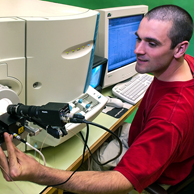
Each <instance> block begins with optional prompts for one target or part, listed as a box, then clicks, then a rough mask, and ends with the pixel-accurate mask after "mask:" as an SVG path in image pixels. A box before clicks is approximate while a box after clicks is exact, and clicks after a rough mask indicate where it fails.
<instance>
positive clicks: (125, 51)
mask: <svg viewBox="0 0 194 194" xmlns="http://www.w3.org/2000/svg"><path fill="white" fill-rule="evenodd" d="M97 11H99V13H100V20H99V29H98V36H97V45H96V50H95V54H96V55H98V56H101V57H105V58H107V59H108V65H107V67H106V72H105V77H104V84H103V88H105V87H108V86H111V85H114V84H117V83H119V82H121V81H124V80H126V79H128V78H130V77H132V76H133V75H135V74H136V73H137V72H136V71H135V64H136V56H135V54H134V49H135V44H136V36H135V32H136V31H137V29H138V27H139V24H140V21H141V20H142V18H143V16H144V14H145V13H146V12H147V11H148V6H146V5H137V6H125V7H115V8H106V9H99V10H97Z"/></svg>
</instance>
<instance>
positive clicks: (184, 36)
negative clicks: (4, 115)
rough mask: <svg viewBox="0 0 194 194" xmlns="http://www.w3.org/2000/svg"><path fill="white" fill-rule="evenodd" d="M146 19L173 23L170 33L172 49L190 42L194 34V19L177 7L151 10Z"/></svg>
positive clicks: (164, 6) (169, 6) (163, 6)
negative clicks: (182, 43) (183, 42)
mask: <svg viewBox="0 0 194 194" xmlns="http://www.w3.org/2000/svg"><path fill="white" fill-rule="evenodd" d="M145 17H146V18H147V19H148V20H151V19H155V20H161V21H172V28H171V29H170V31H169V32H168V37H169V38H170V39H171V41H172V43H171V49H173V48H175V47H176V46H177V44H179V43H180V42H182V41H185V40H187V41H190V39H191V37H192V34H193V19H192V17H191V16H190V14H189V13H188V12H187V11H186V10H184V9H182V8H181V7H178V6H176V5H162V6H158V7H155V8H154V9H152V10H150V11H149V12H148V13H147V14H146V15H145Z"/></svg>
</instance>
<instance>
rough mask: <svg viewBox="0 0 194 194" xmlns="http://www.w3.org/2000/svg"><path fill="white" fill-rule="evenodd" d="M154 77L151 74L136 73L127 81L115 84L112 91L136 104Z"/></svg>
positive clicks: (115, 94)
mask: <svg viewBox="0 0 194 194" xmlns="http://www.w3.org/2000/svg"><path fill="white" fill-rule="evenodd" d="M153 78H154V77H153V76H152V75H149V74H136V75H134V76H133V77H132V78H130V79H128V80H127V81H124V82H122V83H118V84H117V85H115V86H114V87H113V88H112V93H113V95H114V96H116V97H118V98H120V99H121V100H124V101H126V102H128V103H130V104H133V105H134V104H136V103H137V102H138V101H139V100H140V99H141V98H142V97H143V95H144V94H145V92H146V90H147V88H148V87H149V85H150V84H151V82H152V80H153Z"/></svg>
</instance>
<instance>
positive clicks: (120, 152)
mask: <svg viewBox="0 0 194 194" xmlns="http://www.w3.org/2000/svg"><path fill="white" fill-rule="evenodd" d="M83 123H87V124H90V125H94V126H96V127H99V128H102V129H104V130H105V131H107V132H109V133H111V135H113V136H114V137H115V138H116V139H117V141H118V143H119V147H120V151H119V153H118V154H117V155H116V156H115V157H114V158H112V159H110V160H108V161H106V162H104V163H100V162H99V161H97V160H95V158H94V157H93V155H92V153H91V150H90V148H89V147H88V146H87V148H88V151H89V152H90V154H91V156H92V158H93V159H94V161H95V162H96V163H97V164H98V165H101V166H103V165H106V164H108V163H109V162H112V161H113V160H115V159H117V158H118V157H119V156H120V155H121V154H122V150H123V147H122V142H121V140H120V139H119V137H118V136H117V135H116V134H115V133H114V132H112V131H111V130H110V129H108V128H106V127H104V126H102V125H99V124H97V123H93V122H90V121H87V120H83ZM81 136H82V135H81ZM82 138H83V136H82Z"/></svg>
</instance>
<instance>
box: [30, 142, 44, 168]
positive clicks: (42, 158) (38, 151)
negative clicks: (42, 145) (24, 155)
mask: <svg viewBox="0 0 194 194" xmlns="http://www.w3.org/2000/svg"><path fill="white" fill-rule="evenodd" d="M26 145H27V146H29V147H31V148H32V149H33V150H35V151H36V152H38V153H39V154H40V155H41V157H42V160H43V162H44V166H46V160H45V157H44V155H43V154H42V153H41V152H40V151H39V150H38V149H36V148H35V147H33V146H32V145H31V144H29V143H28V142H26Z"/></svg>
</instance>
